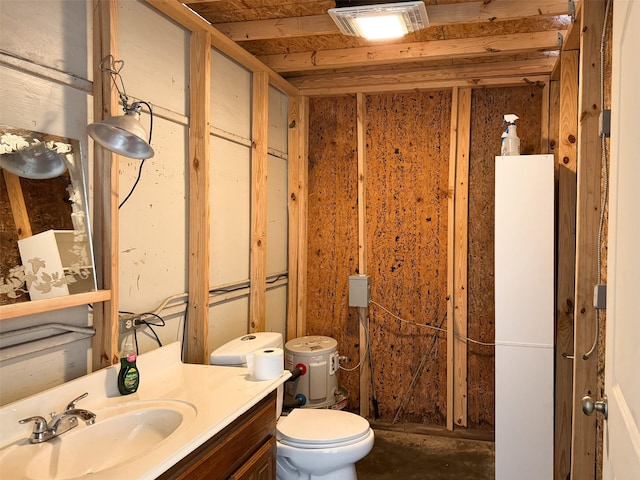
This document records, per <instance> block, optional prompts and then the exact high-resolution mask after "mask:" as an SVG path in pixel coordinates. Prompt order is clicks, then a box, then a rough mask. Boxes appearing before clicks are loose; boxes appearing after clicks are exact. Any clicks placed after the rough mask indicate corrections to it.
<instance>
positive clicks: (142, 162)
mask: <svg viewBox="0 0 640 480" xmlns="http://www.w3.org/2000/svg"><path fill="white" fill-rule="evenodd" d="M144 161H145V159H142V160H140V167H138V177H137V178H136V181H135V182H134V183H133V186H132V187H131V190H129V193H128V194H127V196H126V197H125V199H124V200H123V201H122V202H120V205H118V209H120V208H122V206H123V205H124V204H125V203H127V200H129V197H131V195H132V194H133V191H134V190H135V189H136V186H137V185H138V182H139V181H140V176H141V175H142V167H144Z"/></svg>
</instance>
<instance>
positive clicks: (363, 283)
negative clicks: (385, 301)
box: [349, 275, 371, 307]
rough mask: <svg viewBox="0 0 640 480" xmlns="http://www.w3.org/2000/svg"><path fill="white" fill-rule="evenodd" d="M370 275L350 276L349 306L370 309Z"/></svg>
mask: <svg viewBox="0 0 640 480" xmlns="http://www.w3.org/2000/svg"><path fill="white" fill-rule="evenodd" d="M369 278H370V277H369V275H351V276H349V306H350V307H368V306H369V301H370V300H371V286H370V285H369Z"/></svg>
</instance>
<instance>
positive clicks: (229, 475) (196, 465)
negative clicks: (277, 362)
mask: <svg viewBox="0 0 640 480" xmlns="http://www.w3.org/2000/svg"><path fill="white" fill-rule="evenodd" d="M211 401H212V402H214V403H215V399H212V400H211ZM275 478H276V392H275V391H274V392H271V393H270V394H269V395H267V396H266V397H265V398H264V399H262V400H261V401H260V402H259V403H258V404H257V405H256V406H254V407H253V408H252V409H251V410H249V411H248V412H246V413H245V414H243V415H242V416H240V417H239V418H238V419H237V420H236V421H234V422H233V423H232V424H231V425H229V426H228V427H226V428H225V429H224V430H222V431H221V432H219V433H218V434H216V435H215V436H213V437H212V438H210V439H209V440H208V441H207V442H205V443H204V444H203V445H201V446H200V447H198V448H197V449H196V450H194V451H193V452H192V453H190V454H189V455H187V456H186V457H185V458H183V459H182V460H181V461H180V462H178V463H176V464H175V465H174V466H173V467H171V468H170V469H169V470H167V471H166V472H165V473H163V474H162V475H160V476H159V477H158V479H161V480H169V479H171V480H179V479H184V480H186V479H188V480H205V479H206V480H227V479H229V480H275Z"/></svg>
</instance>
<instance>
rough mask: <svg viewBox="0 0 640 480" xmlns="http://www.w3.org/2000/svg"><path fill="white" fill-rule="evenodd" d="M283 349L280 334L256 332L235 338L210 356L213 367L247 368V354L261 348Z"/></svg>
mask: <svg viewBox="0 0 640 480" xmlns="http://www.w3.org/2000/svg"><path fill="white" fill-rule="evenodd" d="M269 347H275V348H282V334H281V333H278V332H256V333H250V334H248V335H243V336H242V337H238V338H234V339H233V340H231V341H229V342H227V343H225V344H224V345H222V346H221V347H218V348H216V349H215V350H214V351H213V352H211V355H209V363H210V364H211V365H237V366H246V364H247V353H251V352H255V351H256V350H260V349H261V348H269Z"/></svg>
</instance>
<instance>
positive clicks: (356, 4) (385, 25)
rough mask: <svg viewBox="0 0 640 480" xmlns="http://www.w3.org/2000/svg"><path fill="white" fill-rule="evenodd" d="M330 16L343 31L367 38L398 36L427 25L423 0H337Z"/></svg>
mask: <svg viewBox="0 0 640 480" xmlns="http://www.w3.org/2000/svg"><path fill="white" fill-rule="evenodd" d="M387 1H388V0H387ZM329 15H330V16H331V18H332V19H333V21H334V22H335V23H336V25H337V26H338V28H339V29H340V31H341V32H342V33H343V34H345V35H350V36H353V37H364V38H366V39H369V40H380V39H386V38H398V37H402V36H403V35H406V34H407V33H410V32H415V31H417V30H422V29H424V28H427V27H428V26H429V19H428V18H427V9H426V7H425V6H424V2H398V3H376V0H365V1H357V0H337V1H336V8H331V9H329Z"/></svg>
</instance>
